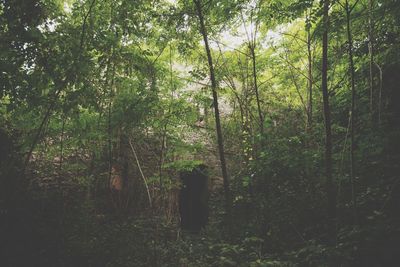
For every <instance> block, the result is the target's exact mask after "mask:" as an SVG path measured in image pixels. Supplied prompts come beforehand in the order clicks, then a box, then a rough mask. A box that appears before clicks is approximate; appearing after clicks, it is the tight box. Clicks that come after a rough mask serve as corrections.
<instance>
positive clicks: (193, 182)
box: [179, 164, 208, 232]
mask: <svg viewBox="0 0 400 267" xmlns="http://www.w3.org/2000/svg"><path fill="white" fill-rule="evenodd" d="M180 178H181V181H182V187H181V190H180V192H179V213H180V216H181V228H182V229H183V230H187V231H191V232H198V231H200V230H201V229H202V228H203V227H204V226H205V225H206V224H207V221H208V175H207V167H206V166H205V165H203V164H202V165H198V166H196V167H195V168H193V170H192V171H182V172H181V173H180Z"/></svg>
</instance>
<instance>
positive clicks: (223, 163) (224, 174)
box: [194, 0, 232, 212]
mask: <svg viewBox="0 0 400 267" xmlns="http://www.w3.org/2000/svg"><path fill="white" fill-rule="evenodd" d="M194 2H195V5H196V11H197V15H198V17H199V22H200V33H201V35H202V36H203V41H204V46H205V50H206V53H207V60H208V68H209V71H210V80H211V90H212V95H213V103H214V113H215V126H216V130H217V141H218V151H219V158H220V162H221V170H222V178H223V183H224V193H225V201H226V205H227V207H226V208H227V212H229V211H230V208H231V206H232V198H231V192H230V187H229V178H228V172H227V169H226V161H225V154H224V141H223V137H222V129H221V120H220V115H219V108H218V94H217V88H218V85H217V81H216V79H215V71H214V65H213V59H212V55H211V51H210V47H209V44H208V36H207V30H206V26H205V24H204V17H203V11H202V7H201V2H200V0H195V1H194Z"/></svg>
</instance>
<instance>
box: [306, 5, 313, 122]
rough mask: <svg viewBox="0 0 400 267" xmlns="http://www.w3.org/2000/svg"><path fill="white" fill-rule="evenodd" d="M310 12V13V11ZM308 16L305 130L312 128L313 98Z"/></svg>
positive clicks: (308, 16) (308, 17)
mask: <svg viewBox="0 0 400 267" xmlns="http://www.w3.org/2000/svg"><path fill="white" fill-rule="evenodd" d="M310 12H311V11H310ZM309 19H310V15H307V23H309V25H307V26H306V27H307V60H308V108H307V129H309V128H311V127H312V114H313V106H312V98H313V77H312V54H311V32H310V28H311V22H309V21H308V20H309Z"/></svg>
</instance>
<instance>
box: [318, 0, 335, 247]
mask: <svg viewBox="0 0 400 267" xmlns="http://www.w3.org/2000/svg"><path fill="white" fill-rule="evenodd" d="M329 5H330V2H329V0H324V1H323V17H322V20H323V27H324V29H323V35H322V73H321V79H322V84H321V89H322V95H323V106H324V119H325V176H326V185H325V186H326V192H327V212H328V220H329V240H330V242H334V240H335V238H336V230H335V228H336V222H335V221H336V192H335V191H336V190H335V184H334V182H333V173H332V172H333V170H332V128H331V111H330V106H329V93H328V29H329Z"/></svg>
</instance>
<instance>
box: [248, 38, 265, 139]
mask: <svg viewBox="0 0 400 267" xmlns="http://www.w3.org/2000/svg"><path fill="white" fill-rule="evenodd" d="M249 48H250V53H251V62H252V67H253V83H254V92H255V94H256V101H257V111H258V118H259V120H260V133H261V134H263V133H264V119H263V114H262V111H261V104H260V96H259V93H258V85H257V68H256V52H255V49H256V44H255V40H253V41H252V44H249Z"/></svg>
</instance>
